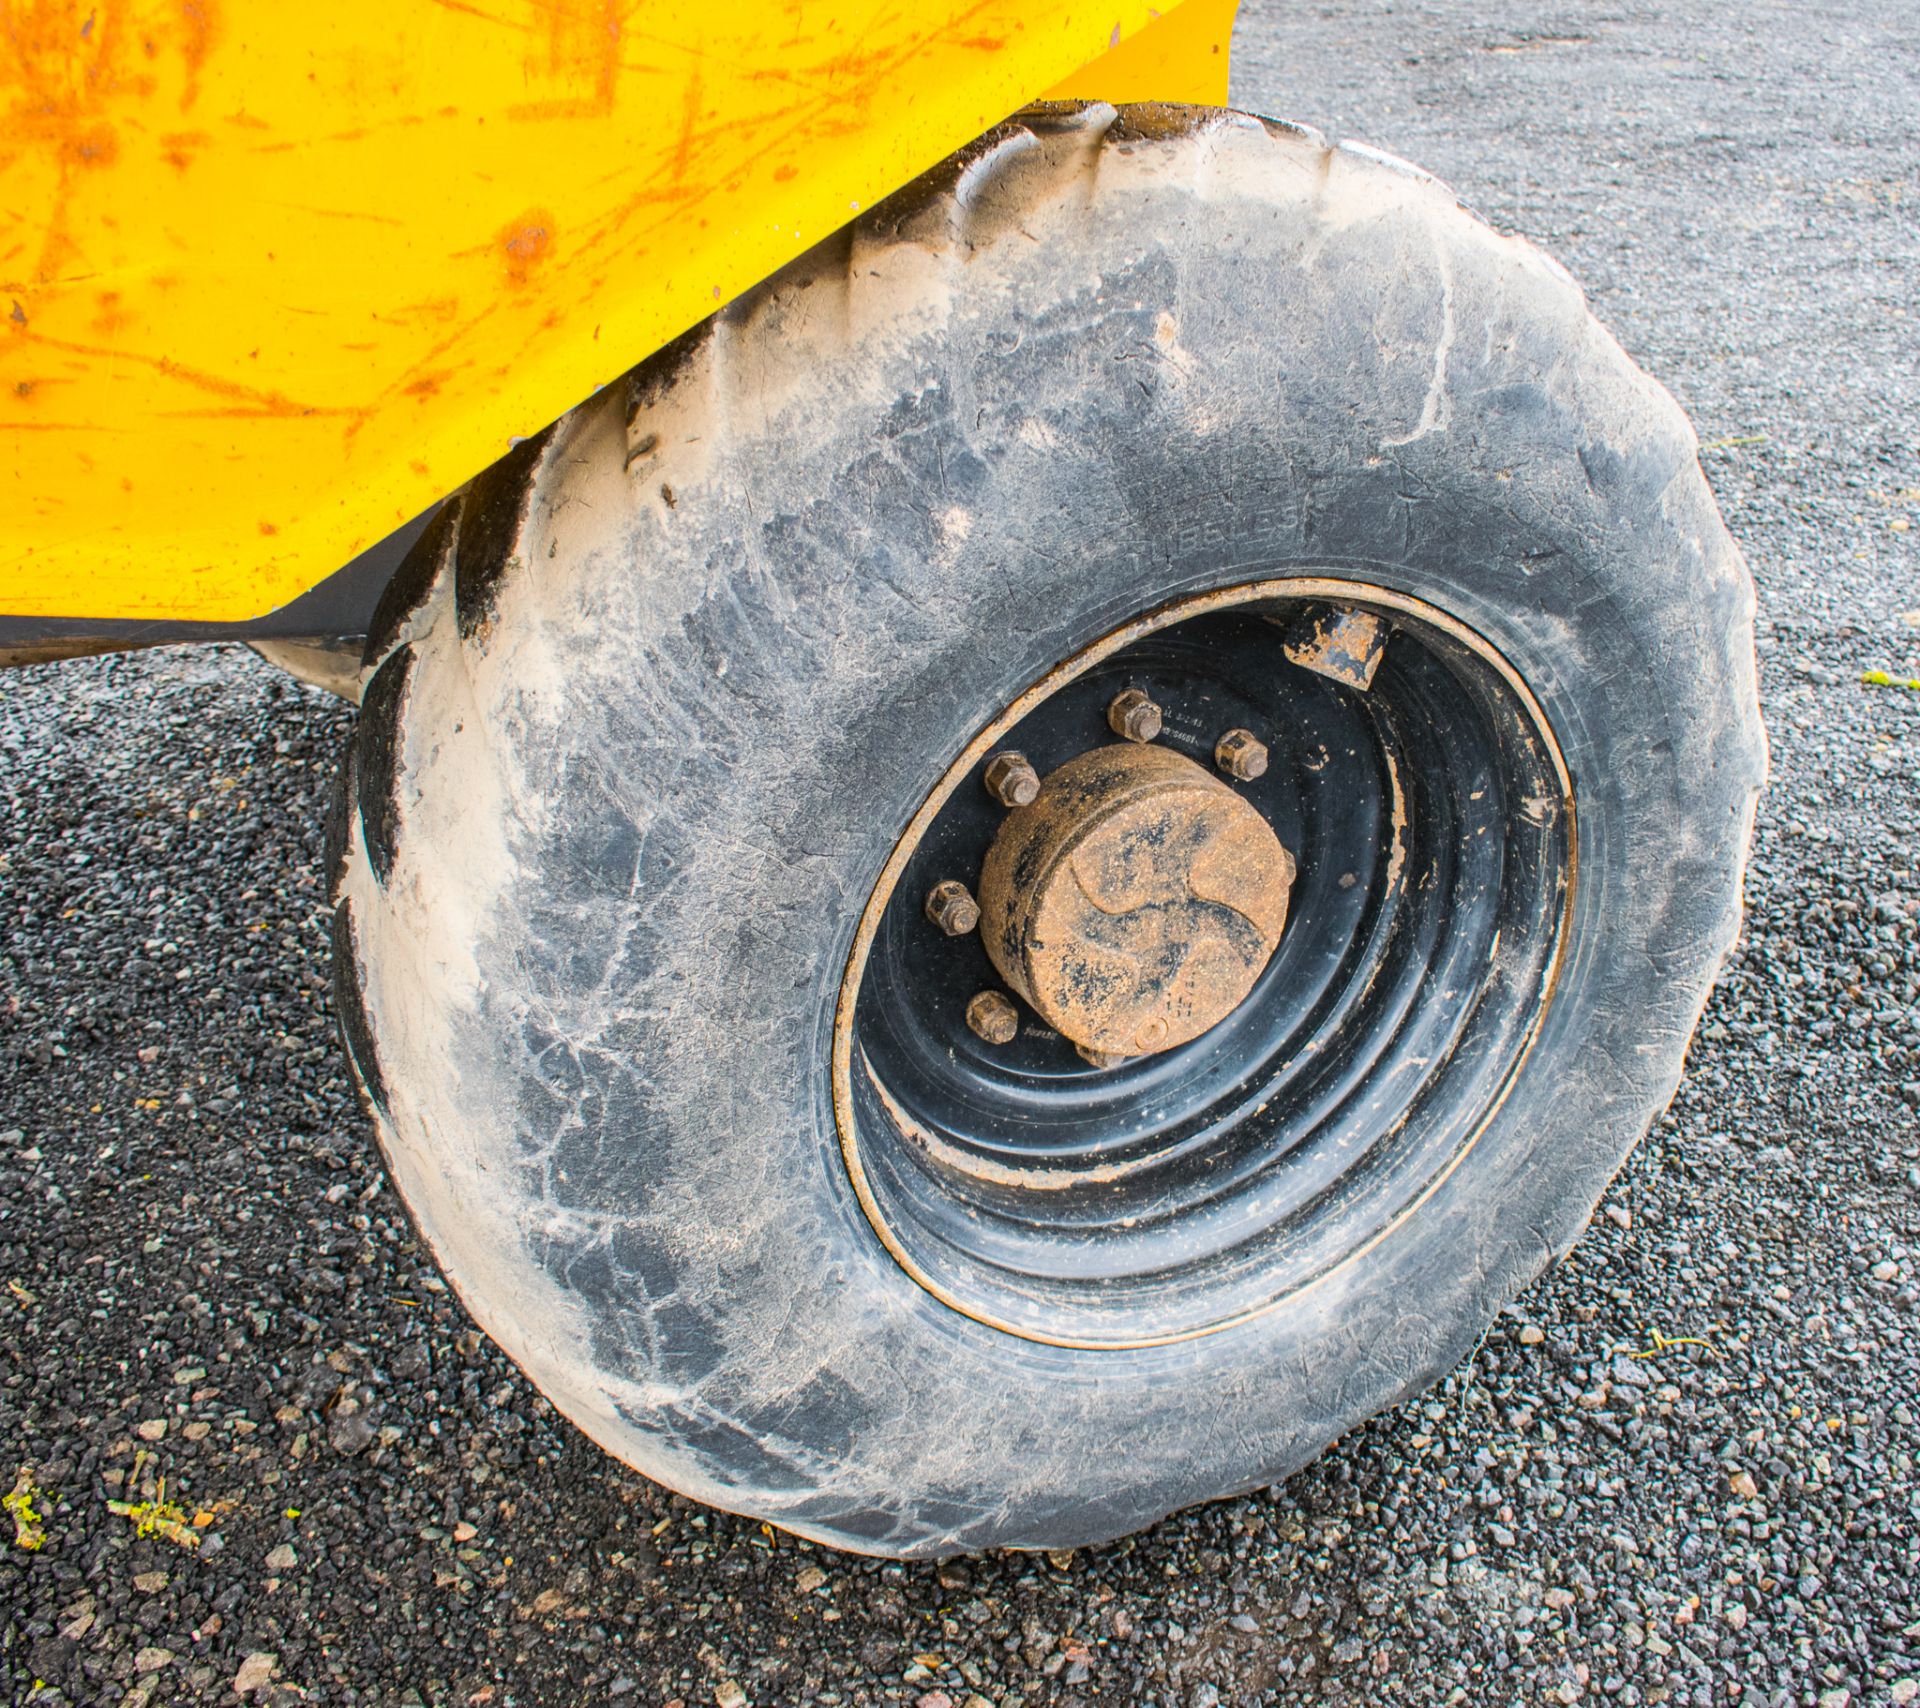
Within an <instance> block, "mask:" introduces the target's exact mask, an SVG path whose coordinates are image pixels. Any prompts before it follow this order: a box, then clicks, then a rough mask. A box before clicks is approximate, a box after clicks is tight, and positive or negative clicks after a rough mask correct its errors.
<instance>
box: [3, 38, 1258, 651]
mask: <svg viewBox="0 0 1920 1708" xmlns="http://www.w3.org/2000/svg"><path fill="white" fill-rule="evenodd" d="M1232 11H1233V5H1232V0H1175V3H1174V4H1171V5H1170V4H1167V3H1166V0H1162V3H1161V5H1159V6H1158V7H1154V6H1150V5H1148V4H1147V3H1146V0H1100V4H1099V5H1098V6H1097V8H1096V6H1095V5H1093V4H1089V3H1087V0H716V3H710V4H707V5H702V6H696V5H693V4H689V3H688V0H330V4H329V5H327V6H326V7H315V8H308V7H295V6H287V5H284V4H276V3H274V0H245V3H240V0H0V190H3V192H4V193H0V454H4V458H5V462H4V467H0V481H3V482H4V484H3V485H0V494H4V496H3V497H0V612H8V613H11V614H14V615H47V616H76V617H77V616H90V617H138V618H193V619H207V620H228V619H239V618H245V617H248V616H253V615H257V614H260V613H262V612H264V611H266V610H269V609H272V608H274V607H276V606H278V605H280V604H284V603H285V602H286V601H287V600H288V599H290V598H292V597H293V596H295V595H296V594H298V593H300V592H302V591H304V590H305V589H306V588H308V587H310V586H312V585H313V584H314V583H316V582H317V581H319V580H320V579H322V578H323V577H324V576H326V575H327V574H329V573H330V572H331V571H333V570H334V569H336V568H338V567H339V566H340V565H341V564H342V563H344V562H345V561H346V560H347V559H348V558H350V557H351V556H353V555H354V554H355V553H356V552H358V551H360V550H362V549H364V548H365V547H366V546H368V545H370V544H372V543H373V542H374V541H376V540H378V539H380V538H381V537H383V536H384V535H385V534H386V533H388V532H389V531H391V530H392V529H393V528H394V527H396V526H397V525H399V524H400V523H401V522H403V521H405V520H406V519H407V518H408V517H410V516H412V515H414V514H416V513H417V512H418V511H419V510H421V509H422V508H424V507H425V506H426V505H427V504H429V503H430V502H432V501H433V500H434V499H435V498H436V497H438V496H440V495H441V494H442V493H444V492H446V491H447V490H449V489H450V488H452V487H454V486H456V485H458V484H459V483H460V482H461V481H463V480H465V479H467V478H468V477H469V476H471V475H472V474H473V473H475V472H476V471H477V470H478V469H480V468H483V467H484V466H486V465H487V464H488V463H490V462H491V461H493V460H494V459H495V458H496V457H497V456H499V455H500V454H501V453H502V452H503V451H504V450H506V449H507V447H508V445H509V444H510V443H511V442H512V440H513V439H514V438H515V437H516V436H519V435H524V434H528V433H531V432H533V431H535V430H537V429H538V428H539V427H540V426H542V425H543V424H544V423H545V422H546V421H548V420H550V419H551V418H553V417H554V416H556V415H558V414H560V413H561V412H562V411H563V410H565V409H566V408H567V407H569V406H570V405H571V404H573V403H575V402H577V401H578V400H579V399H581V398H583V397H585V396H587V395H588V394H589V393H590V392H591V391H592V390H593V388H594V387H595V386H597V385H600V384H604V383H605V382H606V381H607V380H608V379H610V378H612V377H613V376H615V375H616V374H618V373H620V372H622V371H623V370H624V369H625V368H627V367H629V366H630V365H631V364H632V363H633V362H634V361H636V360H637V359H639V358H640V357H641V356H643V355H645V354H646V353H647V352H649V351H650V350H653V349H655V348H657V347H658V346H659V345H661V344H662V343H664V342H666V341H667V340H668V339H669V338H671V337H673V336H675V335H676V334H677V333H679V332H680V331H682V330H684V329H685V328H686V327H688V326H690V325H692V324H693V323H694V322H696V321H697V320H699V319H700V318H701V317H702V316H703V315H704V314H705V313H707V312H708V311H710V310H711V309H712V308H713V306H714V305H715V304H716V303H719V302H722V301H724V300H726V299H728V298H730V297H732V296H734V295H736V294H738V293H739V292H740V291H742V290H744V289H746V288H747V287H748V286H750V285H751V284H753V283H754V282H755V281H756V280H758V279H761V278H763V277H765V276H766V275H767V274H768V273H770V272H772V271H773V270H775V269H776V268H777V267H779V266H780V265H781V264H782V263H784V262H785V261H787V260H789V259H790V258H791V257H792V256H793V255H795V254H797V253H798V252H800V251H801V250H802V249H804V248H806V247H807V246H808V245H810V244H812V243H813V242H815V241H816V240H817V239H819V238H820V237H822V236H824V235H826V234H827V233H828V232H829V231H831V230H833V229H834V228H836V227H837V226H839V225H841V224H843V223H844V222H845V221H846V220H847V219H848V218H849V217H850V216H851V215H852V213H853V212H855V211H856V210H857V209H859V208H860V207H862V206H863V205H867V204H869V203H871V202H872V201H875V200H877V199H878V198H879V197H881V196H883V195H885V194H886V193H887V192H888V191H889V190H891V189H893V188H895V187H897V186H898V185H899V184H902V183H904V182H905V181H907V180H908V179H909V178H911V177H912V176H913V175H914V174H915V173H917V172H919V171H922V170H924V169H926V168H927V167H928V166H930V165H932V164H933V163H934V162H936V161H938V160H939V159H940V158H942V157H943V156H944V155H946V154H947V153H949V152H951V151H952V150H953V149H954V148H956V147H958V146H959V145H960V144H961V143H963V142H965V141H967V140H968V139H970V138H971V137H973V136H975V135H977V134H978V133H979V132H981V131H982V130H984V129H986V128H987V127H988V126H990V125H991V124H993V123H995V122H997V121H998V120H999V119H1000V118H1002V117H1004V116H1005V115H1006V114H1007V113H1009V112H1011V111H1013V110H1015V109H1016V108H1018V107H1019V106H1021V105H1023V104H1024V103H1025V102H1027V101H1028V100H1030V99H1033V98H1035V97H1036V96H1038V95H1040V94H1043V93H1071V94H1083V95H1084V94H1100V95H1103V96H1107V97H1109V98H1115V99H1125V98H1143V97H1154V98H1170V99H1195V98H1202V99H1211V100H1220V99H1223V98H1224V95H1225V86H1226V51H1225V43H1226V36H1227V32H1228V30H1229V29H1230V26H1231V21H1232ZM1162 12H1165V13H1166V14H1167V15H1166V16H1165V17H1164V18H1163V17H1161V16H1160V14H1161V13H1162ZM1156 20H1157V21H1156ZM1075 68H1086V69H1083V70H1081V71H1080V72H1079V74H1078V75H1077V76H1076V75H1075V74H1074V73H1075Z"/></svg>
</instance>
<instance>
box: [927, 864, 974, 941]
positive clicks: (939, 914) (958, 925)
mask: <svg viewBox="0 0 1920 1708" xmlns="http://www.w3.org/2000/svg"><path fill="white" fill-rule="evenodd" d="M927 917H928V918H929V919H931V920H932V921H933V923H934V924H935V925H937V926H939V927H940V929H941V930H942V931H944V932H945V933H946V934H947V935H948V936H949V937H964V936H966V934H967V933H968V932H969V931H971V930H972V929H973V928H974V927H975V926H976V925H978V924H979V923H980V904H979V903H978V902H977V901H975V900H974V899H973V895H972V893H971V892H970V891H969V890H968V888H967V886H966V885H965V884H963V883H961V882H960V881H959V880H958V879H957V878H942V879H941V880H940V882H939V883H937V884H935V885H934V886H933V888H932V889H930V890H928V891H927Z"/></svg>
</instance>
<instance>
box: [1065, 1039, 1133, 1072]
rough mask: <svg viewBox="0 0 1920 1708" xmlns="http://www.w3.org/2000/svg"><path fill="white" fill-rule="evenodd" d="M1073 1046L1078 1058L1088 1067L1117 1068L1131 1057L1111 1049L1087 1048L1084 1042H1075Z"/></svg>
mask: <svg viewBox="0 0 1920 1708" xmlns="http://www.w3.org/2000/svg"><path fill="white" fill-rule="evenodd" d="M1073 1047H1074V1049H1075V1050H1076V1051H1078V1052H1079V1055H1080V1059H1081V1060H1082V1061H1083V1062H1086V1063H1087V1064H1088V1065H1089V1066H1090V1067H1097V1068H1103V1069H1104V1068H1117V1067H1118V1066H1119V1065H1120V1064H1121V1063H1122V1062H1124V1061H1130V1060H1131V1059H1132V1058H1131V1057H1129V1056H1122V1055H1116V1054H1115V1053H1114V1052H1113V1051H1112V1050H1094V1049H1089V1048H1088V1047H1087V1046H1086V1045H1085V1044H1075V1045H1074V1046H1073Z"/></svg>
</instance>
